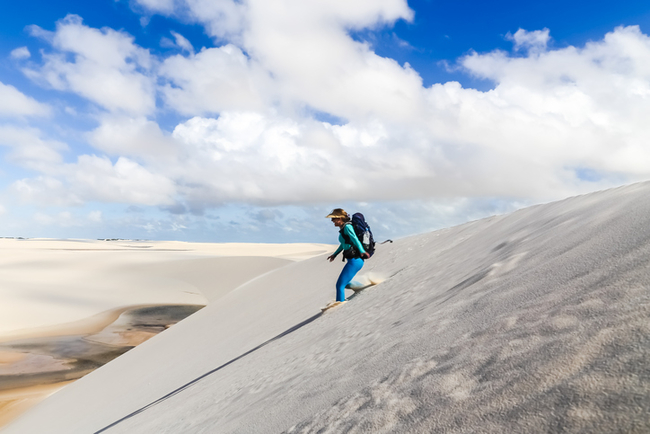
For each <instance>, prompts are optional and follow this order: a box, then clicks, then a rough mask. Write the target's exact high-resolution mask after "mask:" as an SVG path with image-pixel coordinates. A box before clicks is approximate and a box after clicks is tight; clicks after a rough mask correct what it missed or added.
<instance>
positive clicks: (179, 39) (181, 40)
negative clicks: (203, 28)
mask: <svg viewBox="0 0 650 434" xmlns="http://www.w3.org/2000/svg"><path fill="white" fill-rule="evenodd" d="M171 34H172V36H173V37H174V39H175V40H176V45H177V46H178V47H179V48H181V49H182V50H184V51H187V52H188V53H194V47H193V46H192V44H191V43H190V41H188V40H187V38H185V37H184V36H183V35H181V34H180V33H177V32H175V31H173V30H172V31H171Z"/></svg>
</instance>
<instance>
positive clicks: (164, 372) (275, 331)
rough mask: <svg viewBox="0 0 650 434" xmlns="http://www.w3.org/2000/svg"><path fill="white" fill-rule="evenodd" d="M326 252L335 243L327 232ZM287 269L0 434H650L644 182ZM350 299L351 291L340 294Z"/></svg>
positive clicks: (648, 199)
mask: <svg viewBox="0 0 650 434" xmlns="http://www.w3.org/2000/svg"><path fill="white" fill-rule="evenodd" d="M332 237H333V238H334V239H335V237H336V233H335V232H334V231H333V234H332ZM326 256H327V253H326V254H323V255H321V256H318V257H314V258H311V259H306V260H304V261H301V262H296V263H290V264H288V265H285V266H283V267H280V268H278V269H276V270H274V271H272V272H269V273H266V274H264V275H262V276H260V277H258V278H257V279H255V280H253V281H251V282H249V283H247V284H245V285H243V286H240V287H239V288H237V289H236V290H234V291H230V292H228V293H227V294H225V295H223V296H222V297H219V298H218V299H216V300H215V301H214V302H213V303H210V304H209V305H208V306H207V307H205V308H204V309H202V310H200V311H199V312H197V313H196V314H195V315H192V316H191V317H189V318H187V319H186V320H185V321H182V322H180V323H179V324H177V325H176V326H174V327H172V328H170V329H169V330H167V331H166V332H165V333H163V334H160V335H158V336H156V337H154V338H152V339H150V340H149V341H147V342H145V343H143V344H142V345H140V346H138V347H137V348H135V349H133V350H132V351H130V352H128V353H127V354H125V355H123V356H121V357H119V358H117V359H115V360H114V361H112V362H111V363H109V364H107V365H105V366H103V367H102V368H100V369H98V370H96V371H94V372H93V373H91V374H89V375H87V376H86V377H84V378H82V379H81V380H79V381H77V382H75V383H74V384H72V385H70V386H68V387H66V388H64V389H62V390H60V391H59V392H57V393H56V394H55V395H53V396H52V397H50V398H48V399H47V400H45V401H43V402H41V403H40V404H39V405H37V406H36V407H34V408H33V409H31V410H30V411H29V412H27V413H26V414H24V415H23V416H22V417H21V418H19V419H17V420H16V421H14V423H12V424H11V425H9V426H8V427H7V428H6V429H5V430H4V431H2V432H3V434H5V433H7V434H14V433H28V432H29V433H31V432H48V433H53V434H56V433H61V434H67V433H111V434H114V433H152V434H153V433H156V434H159V433H212V432H219V433H258V432H259V433H262V432H263V433H267V432H268V433H280V432H290V433H312V432H318V433H342V432H349V433H368V432H372V433H405V432H409V433H431V432H444V433H470V432H471V433H560V432H562V433H647V432H650V364H649V363H648V361H649V360H650V183H643V184H635V185H631V186H626V187H621V188H617V189H613V190H608V191H604V192H598V193H593V194H589V195H585V196H579V197H574V198H570V199H566V200H563V201H560V202H556V203H551V204H547V205H540V206H535V207H531V208H527V209H524V210H520V211H517V212H515V213H512V214H509V215H506V216H499V217H492V218H488V219H484V220H480V221H476V222H472V223H468V224H464V225H462V226H458V227H454V228H450V229H445V230H440V231H436V232H432V233H428V234H424V235H418V236H413V237H409V238H405V239H400V240H396V241H395V242H394V243H392V244H385V245H381V246H379V247H378V249H377V252H376V254H375V256H374V257H373V258H372V259H371V260H369V261H368V262H367V264H366V266H365V267H364V269H363V270H362V273H373V274H374V275H376V276H381V277H383V278H384V279H385V280H383V282H381V283H379V284H378V285H375V286H373V287H371V288H368V289H366V290H364V291H362V292H360V293H359V294H357V295H355V296H354V297H353V298H351V299H350V301H349V302H347V303H345V304H344V305H342V306H340V307H337V308H336V309H333V310H332V311H328V312H327V313H326V314H323V315H321V314H320V308H321V307H322V306H324V305H326V304H327V302H328V301H331V300H332V299H333V297H334V282H335V280H336V277H337V275H338V272H339V271H340V269H341V267H342V264H341V263H340V262H338V261H336V262H334V263H329V262H327V261H326V259H325V258H326ZM348 295H352V291H348Z"/></svg>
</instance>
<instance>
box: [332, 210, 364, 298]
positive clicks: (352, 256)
mask: <svg viewBox="0 0 650 434" xmlns="http://www.w3.org/2000/svg"><path fill="white" fill-rule="evenodd" d="M325 218H330V219H332V223H334V226H336V227H337V228H339V247H338V248H337V249H336V251H335V252H334V253H333V254H332V255H330V256H328V257H327V259H328V260H329V261H330V262H332V261H334V259H335V258H336V256H337V255H338V254H339V253H341V252H343V258H345V259H347V262H346V264H345V266H344V267H343V270H342V271H341V274H340V275H339V278H338V280H337V281H336V301H334V302H332V303H330V304H328V305H327V306H326V307H325V308H324V309H323V310H327V309H331V308H333V307H335V306H339V305H340V304H342V303H345V287H346V286H347V285H348V284H349V283H350V282H351V281H352V279H353V278H354V276H355V275H356V274H357V273H358V272H359V270H361V268H362V267H363V261H364V259H368V258H369V257H370V255H369V254H368V253H367V252H366V250H365V249H364V247H363V244H361V241H359V238H358V237H357V234H356V233H355V232H354V229H353V227H352V224H351V223H350V220H351V219H350V216H349V215H348V213H347V212H345V211H344V210H343V209H341V208H335V209H334V210H332V212H331V213H330V214H329V215H327V216H326V217H325Z"/></svg>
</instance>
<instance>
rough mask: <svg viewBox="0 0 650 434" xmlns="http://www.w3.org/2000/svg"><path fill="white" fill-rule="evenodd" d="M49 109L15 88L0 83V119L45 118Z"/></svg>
mask: <svg viewBox="0 0 650 434" xmlns="http://www.w3.org/2000/svg"><path fill="white" fill-rule="evenodd" d="M48 114H50V108H49V107H48V106H47V105H46V104H43V103H40V102H38V101H36V100H35V99H34V98H31V97H29V96H27V95H25V94H23V93H22V92H20V91H19V90H18V89H16V88H15V87H13V86H11V85H8V84H4V83H2V82H0V117H16V116H46V115H48Z"/></svg>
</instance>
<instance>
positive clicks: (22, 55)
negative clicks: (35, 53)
mask: <svg viewBox="0 0 650 434" xmlns="http://www.w3.org/2000/svg"><path fill="white" fill-rule="evenodd" d="M30 57H31V53H30V52H29V49H28V48H27V47H18V48H16V49H14V50H11V58H12V59H29V58H30Z"/></svg>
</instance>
